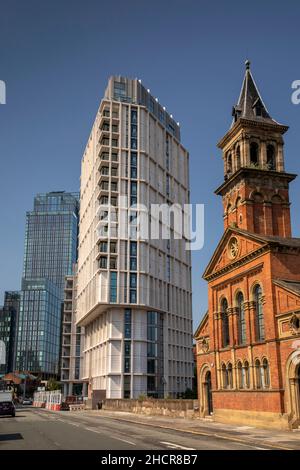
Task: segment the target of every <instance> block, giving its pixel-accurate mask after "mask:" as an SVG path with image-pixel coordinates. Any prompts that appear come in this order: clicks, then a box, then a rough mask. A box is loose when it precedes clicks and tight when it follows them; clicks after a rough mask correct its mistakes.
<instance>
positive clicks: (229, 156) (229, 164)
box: [226, 153, 232, 176]
mask: <svg viewBox="0 0 300 470" xmlns="http://www.w3.org/2000/svg"><path fill="white" fill-rule="evenodd" d="M226 173H227V175H228V176H230V175H231V173H232V156H231V153H229V154H228V155H227V172H226Z"/></svg>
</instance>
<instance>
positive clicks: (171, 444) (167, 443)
mask: <svg viewBox="0 0 300 470" xmlns="http://www.w3.org/2000/svg"><path fill="white" fill-rule="evenodd" d="M160 443H161V444H164V445H166V446H168V447H170V448H171V449H182V450H196V449H193V447H184V446H181V445H179V444H174V443H173V442H166V441H160Z"/></svg>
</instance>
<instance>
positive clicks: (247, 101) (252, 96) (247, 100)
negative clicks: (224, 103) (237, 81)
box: [232, 60, 278, 126]
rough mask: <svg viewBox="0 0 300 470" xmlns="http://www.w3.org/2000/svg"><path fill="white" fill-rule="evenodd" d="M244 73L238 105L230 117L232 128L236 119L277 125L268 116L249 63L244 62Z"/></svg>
mask: <svg viewBox="0 0 300 470" xmlns="http://www.w3.org/2000/svg"><path fill="white" fill-rule="evenodd" d="M245 65H246V71H245V76H244V80H243V84H242V89H241V92H240V96H239V100H238V104H237V105H236V106H234V107H233V111H232V115H233V116H234V120H233V123H232V126H233V125H234V123H235V122H236V121H237V119H238V118H243V119H249V120H251V121H258V122H268V123H272V124H276V125H278V122H276V121H275V120H274V119H273V118H272V117H271V116H270V114H269V112H268V110H267V107H266V105H265V103H264V102H263V99H262V97H261V95H260V93H259V91H258V88H257V85H256V83H255V81H254V78H253V76H252V73H251V71H250V62H249V60H247V61H246V62H245Z"/></svg>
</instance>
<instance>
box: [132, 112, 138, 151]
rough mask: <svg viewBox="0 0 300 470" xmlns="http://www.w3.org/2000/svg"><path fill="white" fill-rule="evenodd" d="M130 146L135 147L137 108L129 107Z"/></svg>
mask: <svg viewBox="0 0 300 470" xmlns="http://www.w3.org/2000/svg"><path fill="white" fill-rule="evenodd" d="M131 148H132V149H134V150H136V149H137V110H136V109H135V108H132V109H131Z"/></svg>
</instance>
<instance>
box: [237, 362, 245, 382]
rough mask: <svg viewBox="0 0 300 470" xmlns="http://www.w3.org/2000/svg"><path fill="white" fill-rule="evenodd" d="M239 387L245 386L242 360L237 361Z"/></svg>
mask: <svg viewBox="0 0 300 470" xmlns="http://www.w3.org/2000/svg"><path fill="white" fill-rule="evenodd" d="M237 375H238V388H245V381H244V374H243V366H242V363H241V361H239V362H238V363H237Z"/></svg>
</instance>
